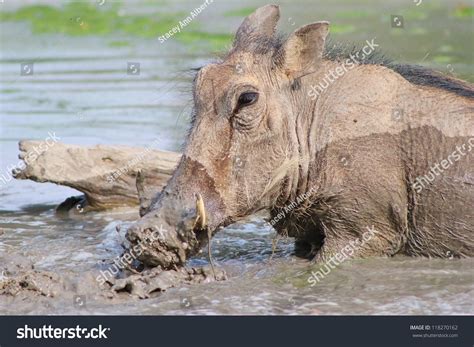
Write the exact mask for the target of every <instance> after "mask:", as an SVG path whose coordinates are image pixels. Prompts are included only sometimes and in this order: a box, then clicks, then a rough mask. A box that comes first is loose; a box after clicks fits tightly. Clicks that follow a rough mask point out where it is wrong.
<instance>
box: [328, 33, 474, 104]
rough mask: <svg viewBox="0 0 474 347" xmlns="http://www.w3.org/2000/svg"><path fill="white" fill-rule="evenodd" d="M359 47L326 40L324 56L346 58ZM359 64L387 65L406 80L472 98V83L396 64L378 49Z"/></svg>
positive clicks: (334, 58) (357, 50)
mask: <svg viewBox="0 0 474 347" xmlns="http://www.w3.org/2000/svg"><path fill="white" fill-rule="evenodd" d="M360 51H361V49H360V48H358V47H356V46H351V45H345V44H340V43H334V42H332V41H331V40H327V41H326V47H325V52H324V57H325V58H326V59H329V60H346V59H349V58H350V56H351V54H352V55H355V53H356V52H360ZM358 62H359V63H360V64H371V65H381V66H384V67H387V68H389V69H391V70H393V71H395V72H397V73H398V74H400V75H401V76H402V77H403V78H405V79H406V80H407V81H408V82H411V83H413V84H416V85H421V86H428V87H434V88H439V89H444V90H447V91H449V92H451V93H454V94H457V95H461V96H464V97H468V98H474V85H472V84H471V83H469V82H465V81H462V80H459V79H456V78H453V77H450V76H446V75H443V74H442V73H440V72H438V71H435V70H432V69H429V68H426V67H423V66H420V65H409V64H398V63H396V62H394V61H393V60H392V59H390V58H388V57H387V56H385V55H384V54H383V53H381V52H379V51H376V50H374V51H372V52H371V53H370V54H368V55H367V56H364V57H363V59H358Z"/></svg>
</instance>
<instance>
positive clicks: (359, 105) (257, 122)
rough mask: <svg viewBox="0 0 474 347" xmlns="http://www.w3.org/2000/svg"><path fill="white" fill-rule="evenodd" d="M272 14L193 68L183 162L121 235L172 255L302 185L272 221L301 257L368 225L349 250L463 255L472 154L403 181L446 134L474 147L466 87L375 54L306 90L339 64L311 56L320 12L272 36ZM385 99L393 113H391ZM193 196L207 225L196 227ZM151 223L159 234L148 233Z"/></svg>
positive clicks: (318, 52) (328, 249)
mask: <svg viewBox="0 0 474 347" xmlns="http://www.w3.org/2000/svg"><path fill="white" fill-rule="evenodd" d="M278 19H279V9H278V7H277V6H273V5H268V6H265V7H262V8H260V9H258V10H257V11H256V12H254V13H253V14H252V15H250V16H249V17H247V18H246V20H245V21H244V22H243V24H242V25H241V27H240V28H239V30H238V31H237V34H236V38H235V41H234V45H233V48H232V49H231V50H230V52H229V53H228V54H227V56H226V57H225V58H224V59H223V61H222V62H220V63H216V64H210V65H207V66H205V67H203V68H202V69H200V71H199V72H198V74H197V77H196V79H195V82H194V112H193V121H192V124H191V131H190V135H189V137H188V139H187V142H186V146H185V151H184V153H183V156H182V158H181V161H180V163H179V165H178V167H177V169H176V171H175V172H174V175H173V177H172V178H171V179H170V181H169V182H168V184H167V186H166V187H165V188H164V189H163V191H162V193H161V194H159V195H158V196H157V198H156V199H155V201H154V202H153V203H152V205H151V206H150V208H149V209H148V210H147V211H146V213H145V215H144V216H143V217H142V219H141V220H140V221H139V222H137V224H135V225H134V226H132V227H131V228H130V229H129V231H128V236H127V237H128V239H129V240H130V241H131V243H132V245H134V244H137V243H139V242H141V243H142V244H145V246H144V247H145V251H144V252H143V254H142V255H141V256H140V258H139V259H140V260H141V261H142V262H144V263H145V264H147V265H150V266H157V265H160V266H162V267H164V268H173V267H176V266H178V265H182V264H184V262H185V261H186V259H187V258H188V257H189V256H191V255H193V254H195V253H196V252H197V251H198V250H199V249H200V248H201V247H202V246H203V244H205V243H206V241H207V230H210V231H211V233H215V232H216V231H217V230H218V229H219V228H220V227H223V226H226V225H229V224H231V223H233V222H235V221H237V220H239V219H241V218H244V217H246V216H249V215H251V214H253V213H255V212H256V211H259V210H262V209H266V210H269V211H270V212H271V214H272V216H273V217H276V216H278V213H280V212H281V211H285V206H288V205H289V204H291V203H292V202H294V201H296V200H297V199H298V197H299V196H301V194H303V193H307V194H308V196H307V197H306V199H304V200H303V201H302V202H300V203H299V204H298V206H297V207H296V208H293V209H291V211H286V213H285V215H284V217H283V218H281V219H280V218H278V219H279V220H278V222H277V223H276V224H275V228H276V229H277V231H278V232H279V233H283V234H286V235H289V236H292V237H295V238H296V246H297V248H296V249H297V251H298V252H299V253H300V254H302V255H305V256H310V257H314V256H316V260H320V261H322V260H324V259H328V258H329V257H331V256H332V255H334V254H335V253H336V252H339V251H341V249H342V248H344V247H345V246H346V245H347V244H348V243H349V242H350V241H354V240H358V239H360V237H361V235H362V234H363V233H364V232H365V231H367V228H368V227H372V226H373V229H374V230H376V233H375V236H374V237H373V238H372V239H371V240H370V242H367V243H366V244H364V245H363V247H360V249H358V250H357V253H356V256H359V257H367V256H390V255H394V254H398V253H402V254H409V255H422V256H435V257H453V256H454V257H463V256H472V255H473V253H474V245H473V241H472V236H473V220H474V215H473V211H472V210H473V209H472V206H474V185H473V177H472V172H473V171H472V169H473V161H472V155H470V152H466V153H467V154H466V155H465V156H463V157H462V158H461V159H460V160H459V161H456V162H455V163H454V164H453V165H451V167H450V168H449V169H447V170H445V172H443V174H442V175H440V176H439V177H437V178H436V179H435V180H434V181H433V182H432V183H431V184H429V185H427V187H426V188H425V189H423V190H421V192H416V191H415V190H414V189H413V183H414V181H415V179H416V178H417V177H419V176H423V175H425V174H427V173H428V172H429V169H430V167H431V166H432V165H433V164H435V163H437V162H439V161H441V159H443V158H447V157H448V155H449V154H450V153H451V152H453V151H454V150H455V149H456V146H457V145H458V146H459V145H463V144H466V146H467V144H468V143H469V141H471V142H470V143H471V145H473V146H474V140H473V139H472V138H473V136H474V120H473V118H474V117H473V110H474V102H473V98H472V97H466V96H461V95H457V94H456V93H453V92H450V91H447V90H444V89H441V88H434V87H430V86H423V85H416V84H413V83H410V82H409V81H408V80H407V79H405V78H404V77H402V76H401V75H399V74H398V73H396V72H395V71H393V70H391V69H388V68H386V67H383V66H378V65H357V66H356V67H355V68H353V69H351V70H349V71H347V72H346V73H345V74H344V75H343V76H341V77H339V78H338V79H337V80H336V81H335V82H334V83H331V84H329V86H328V87H327V89H326V90H325V91H324V93H321V94H320V95H319V96H318V97H317V98H311V97H309V96H308V93H309V92H310V86H311V85H317V84H318V83H319V82H321V79H322V78H323V76H324V75H325V74H326V73H327V72H328V71H331V70H335V69H336V68H337V67H338V66H341V64H342V62H341V61H338V60H330V59H326V58H325V56H324V54H323V53H324V45H325V40H326V36H327V34H328V31H329V23H327V22H318V23H314V24H310V25H307V26H304V27H302V28H300V29H298V30H297V31H295V32H294V33H293V34H291V35H290V36H289V38H288V39H287V40H286V41H284V42H281V41H279V40H277V39H275V38H274V31H275V27H276V23H277V21H278ZM451 81H453V83H458V84H460V85H462V86H463V88H466V90H468V91H470V93H471V94H472V90H473V87H472V85H470V84H468V83H465V82H461V81H458V80H454V79H451ZM394 109H402V110H403V115H404V116H403V117H402V118H401V119H394V118H393V110H394ZM466 148H467V147H466ZM473 152H474V151H473ZM196 193H199V194H201V196H202V197H203V200H204V204H205V209H206V216H207V223H206V225H205V226H199V227H196V224H195V218H196V215H197V213H196V210H195V200H196V199H195V194H196ZM160 226H161V227H162V228H163V230H162V235H161V236H160V238H159V239H158V240H157V241H154V242H149V241H147V238H148V239H149V235H150V233H152V232H153V231H154V230H156V229H157V228H159V227H160Z"/></svg>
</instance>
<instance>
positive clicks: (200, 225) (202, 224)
mask: <svg viewBox="0 0 474 347" xmlns="http://www.w3.org/2000/svg"><path fill="white" fill-rule="evenodd" d="M195 196H196V220H195V221H194V228H193V229H200V230H203V229H205V228H206V226H207V216H206V208H205V207H204V200H203V199H202V196H201V194H199V193H196V194H195Z"/></svg>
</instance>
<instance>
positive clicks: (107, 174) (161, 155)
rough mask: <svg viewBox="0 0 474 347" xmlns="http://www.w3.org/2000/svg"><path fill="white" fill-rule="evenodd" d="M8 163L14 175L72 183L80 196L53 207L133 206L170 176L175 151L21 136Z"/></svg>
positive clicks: (145, 199) (148, 198) (176, 157)
mask: <svg viewBox="0 0 474 347" xmlns="http://www.w3.org/2000/svg"><path fill="white" fill-rule="evenodd" d="M19 149H20V154H19V158H20V159H23V162H24V165H22V166H21V167H19V168H16V169H13V172H12V174H13V176H14V177H15V178H17V179H30V180H33V181H36V182H51V183H55V184H59V185H63V186H68V187H71V188H74V189H76V190H78V191H80V192H82V193H84V196H83V197H71V198H69V199H67V200H66V201H65V202H63V203H62V204H61V205H60V206H59V207H58V209H59V210H68V209H70V208H72V207H74V206H76V207H77V205H78V204H80V207H81V210H99V209H107V208H114V207H120V206H137V205H140V210H141V211H142V210H144V209H145V208H146V207H147V206H148V205H149V203H150V201H151V199H152V198H153V197H154V196H156V194H157V193H158V192H159V191H160V190H161V188H162V187H163V186H164V185H165V184H166V182H167V181H168V179H169V178H170V177H171V174H172V173H173V170H174V169H175V167H176V165H177V163H178V161H179V159H180V157H181V154H179V153H175V152H167V151H162V150H158V149H153V148H137V147H127V146H108V145H97V146H91V147H87V146H78V145H68V144H64V143H60V142H56V143H54V144H53V145H51V146H50V145H48V144H46V143H45V142H44V141H21V142H20V143H19Z"/></svg>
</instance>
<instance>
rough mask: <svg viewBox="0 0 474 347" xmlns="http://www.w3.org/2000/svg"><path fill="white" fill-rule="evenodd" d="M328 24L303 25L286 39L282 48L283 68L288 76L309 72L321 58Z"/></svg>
mask: <svg viewBox="0 0 474 347" xmlns="http://www.w3.org/2000/svg"><path fill="white" fill-rule="evenodd" d="M328 32H329V22H326V21H324V22H316V23H312V24H308V25H305V26H303V27H301V28H299V29H298V30H296V31H295V32H294V33H293V34H291V35H290V37H288V39H287V40H286V43H285V45H284V47H283V56H284V68H285V71H286V72H287V74H288V75H290V74H300V73H304V72H307V71H310V70H311V69H312V68H313V67H314V64H315V63H317V62H318V61H320V60H321V59H322V57H323V52H324V44H325V42H326V36H327V35H328Z"/></svg>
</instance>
